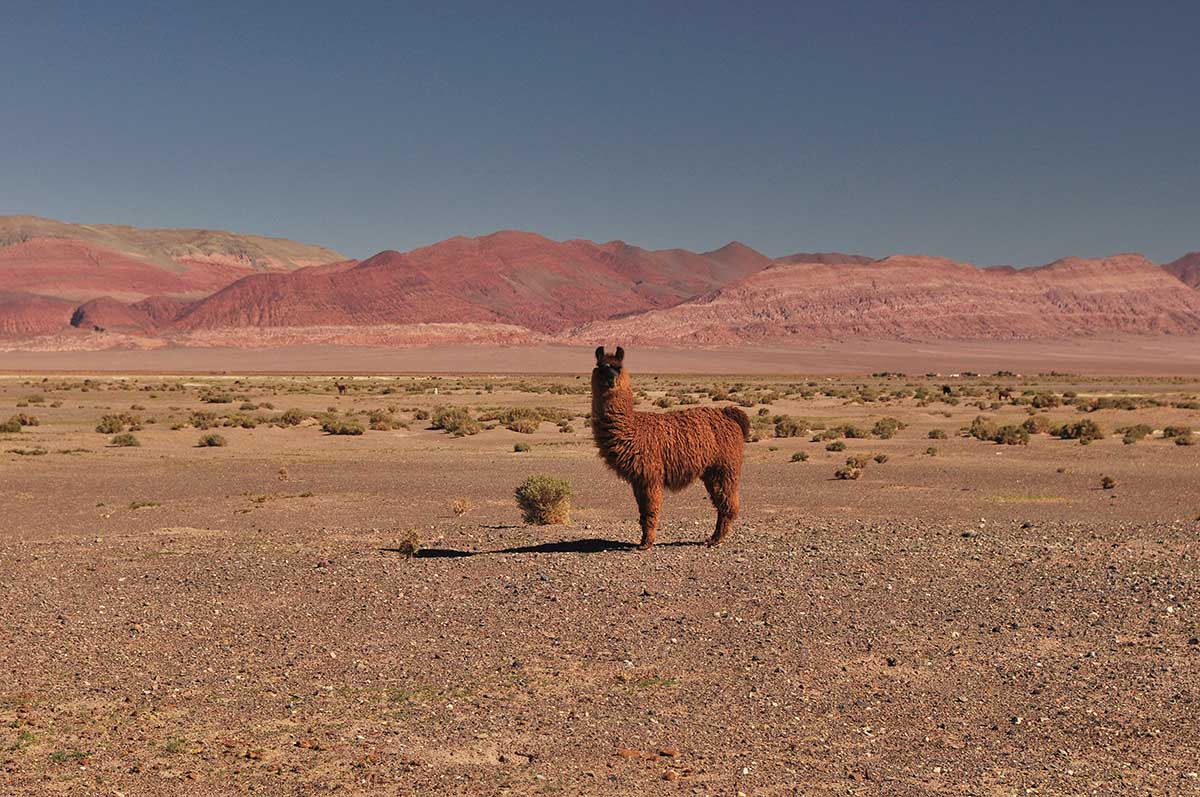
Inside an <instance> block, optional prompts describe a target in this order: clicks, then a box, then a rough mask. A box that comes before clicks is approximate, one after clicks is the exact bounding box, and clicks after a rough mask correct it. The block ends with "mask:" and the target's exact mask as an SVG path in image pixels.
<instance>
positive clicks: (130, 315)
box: [0, 216, 1200, 349]
mask: <svg viewBox="0 0 1200 797" xmlns="http://www.w3.org/2000/svg"><path fill="white" fill-rule="evenodd" d="M1198 271H1200V253H1193V254H1191V255H1187V256H1185V257H1183V258H1180V259H1179V260H1177V261H1175V262H1174V263H1170V264H1167V265H1166V266H1163V267H1159V266H1156V265H1154V264H1153V263H1151V262H1150V261H1148V260H1146V258H1144V257H1142V256H1141V255H1116V256H1113V257H1109V258H1103V259H1097V260H1086V259H1082V258H1064V259H1062V260H1058V261H1055V262H1054V263H1051V264H1049V265H1046V266H1041V267H1037V268H1025V269H1016V268H1013V267H1011V266H991V267H986V268H977V267H975V266H972V265H969V264H966V263H958V262H955V261H952V260H946V259H944V258H937V257H928V256H923V255H893V256H891V257H886V258H883V259H880V260H875V259H872V258H869V257H866V256H863V255H854V254H845V253H841V252H797V253H795V254H792V255H788V256H786V257H783V258H779V259H771V258H769V257H767V256H765V255H763V254H762V253H760V252H757V251H755V250H754V249H752V248H750V247H749V246H746V245H745V244H742V243H739V242H736V241H734V242H731V243H729V244H726V245H725V246H723V247H721V248H720V249H715V250H712V251H710V252H699V253H697V252H692V251H688V250H686V249H663V250H649V249H643V248H641V247H638V246H634V245H632V244H628V243H625V242H623V241H609V242H607V243H596V242H593V241H587V240H582V239H576V240H568V241H553V240H551V239H549V238H546V237H544V236H541V235H538V234H536V233H531V232H519V231H513V230H505V231H501V232H496V233H493V234H491V235H484V236H480V237H478V238H465V237H456V238H450V239H448V240H445V241H441V242H440V243H436V244H433V245H431V246H426V247H422V248H419V249H414V250H412V251H409V252H398V251H393V250H386V251H383V252H380V253H379V254H377V255H375V256H373V257H370V258H367V259H366V260H362V261H356V260H348V259H346V258H344V257H342V256H341V255H339V254H338V253H337V252H334V251H332V250H329V249H324V248H322V247H316V246H307V245H305V244H298V243H295V242H292V241H284V240H280V239H273V238H263V237H261V236H252V235H235V234H233V233H222V232H213V231H201V230H139V229H137V228H133V227H111V226H83V225H73V224H64V223H62V222H54V221H50V220H46V219H37V218H34V217H30V216H17V217H7V218H0V338H4V339H7V340H8V341H10V343H8V344H6V345H9V346H11V347H21V346H24V345H27V343H26V342H27V341H29V340H31V339H35V338H37V339H40V340H39V341H38V342H37V343H36V345H37V346H39V347H43V348H45V347H49V348H54V347H56V346H60V345H61V346H63V347H70V348H76V349H78V348H96V347H101V348H102V347H105V346H113V345H120V346H124V345H135V346H142V345H155V346H161V345H164V344H176V345H182V346H189V345H190V346H273V345H299V344H304V343H312V342H320V343H324V344H353V345H396V346H404V345H424V344H437V343H494V344H504V345H520V344H523V343H533V342H543V343H544V342H570V343H581V342H587V343H589V344H594V343H595V342H597V341H600V342H607V343H618V342H621V343H624V342H628V343H639V344H644V345H679V346H688V345H701V346H708V345H734V346H738V345H754V344H759V343H763V344H769V345H786V343H787V342H788V341H807V340H837V339H847V338H863V339H879V340H885V339H892V340H897V339H898V340H982V339H998V340H1006V339H1008V340H1012V339H1058V338H1072V337H1080V336H1089V335H1103V334H1112V333H1123V334H1146V335H1155V334H1172V335H1193V334H1200V291H1196V290H1193V289H1192V288H1190V287H1188V285H1192V286H1196V285H1197V283H1198V282H1200V279H1198V276H1200V275H1198V273H1197V272H1198ZM1172 275H1174V276H1172ZM1176 277H1178V279H1176ZM1185 283H1187V284H1185Z"/></svg>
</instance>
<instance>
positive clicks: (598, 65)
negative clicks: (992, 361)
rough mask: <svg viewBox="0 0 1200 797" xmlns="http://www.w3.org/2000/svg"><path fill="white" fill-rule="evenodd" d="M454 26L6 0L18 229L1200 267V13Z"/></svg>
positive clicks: (358, 249)
mask: <svg viewBox="0 0 1200 797" xmlns="http://www.w3.org/2000/svg"><path fill="white" fill-rule="evenodd" d="M434 6H435V4H424V7H423V6H422V5H418V4H413V5H407V4H403V3H373V2H356V3H342V4H336V5H332V4H327V3H312V4H308V3H304V2H295V3H271V2H255V3H223V2H211V3H205V4H171V3H161V4H160V3H133V2H121V0H113V2H110V3H104V4H97V3H91V2H87V3H84V2H80V3H55V2H26V0H17V1H16V2H10V3H6V5H5V14H4V17H5V19H4V23H3V25H0V75H3V78H0V85H3V87H4V91H3V93H2V96H3V97H4V101H3V103H2V104H0V214H13V213H33V214H36V215H41V216H48V217H52V218H58V219H63V220H66V221H76V222H91V223H124V224H134V225H137V226H147V227H149V226H161V227H211V228H220V229H230V230H235V231H240V232H254V233H261V234H267V235H279V236H284V237H288V238H295V239H298V240H302V241H306V242H310V243H319V244H324V245H327V246H331V247H333V248H335V249H338V250H340V251H342V252H344V253H346V254H348V255H351V256H355V257H365V256H369V255H371V254H373V253H374V252H377V251H379V250H381V249H388V248H392V249H401V250H404V249H410V248H413V247H416V246H421V245H425V244H429V243H433V242H435V241H438V240H441V239H443V238H447V237H450V236H453V235H460V234H461V235H479V234H484V233H487V232H491V231H494V230H497V229H510V228H512V229H524V230H533V231H536V232H540V233H542V234H544V235H548V236H550V237H552V238H556V239H565V238H577V237H578V238H590V239H593V240H598V241H606V240H611V239H614V238H620V239H623V240H626V241H629V242H631V243H635V244H638V245H641V246H646V247H649V248H663V247H670V246H683V247H687V248H689V249H695V250H705V249H712V248H716V247H718V246H720V245H722V244H724V243H726V242H727V241H729V240H735V239H736V240H740V241H743V242H744V243H746V244H749V245H750V246H753V247H755V248H757V249H759V250H761V251H763V252H765V253H767V254H769V255H776V256H777V255H783V254H787V253H790V252H794V251H812V250H840V251H850V252H860V253H864V254H869V255H875V256H882V255H886V254H890V253H895V252H908V253H918V252H919V253H928V254H936V255H942V256H947V257H953V258H955V259H959V260H965V261H969V262H974V263H977V264H980V265H986V264H996V263H1010V264H1017V265H1029V264H1040V263H1045V262H1049V261H1051V260H1053V259H1055V258H1058V257H1061V256H1064V255H1069V254H1075V255H1083V256H1101V255H1105V254H1111V253H1115V252H1122V251H1140V252H1143V253H1145V254H1147V255H1148V256H1150V257H1151V258H1152V259H1155V260H1158V261H1165V260H1171V259H1173V258H1175V257H1178V256H1180V255H1182V254H1183V253H1185V252H1187V251H1191V250H1196V249H1200V145H1198V143H1197V142H1198V140H1200V139H1198V134H1197V131H1198V130H1200V102H1198V101H1197V96H1200V79H1198V77H1197V76H1198V74H1200V62H1197V60H1196V31H1197V30H1198V29H1200V4H1196V3H1182V2H1181V3H1139V4H1132V3H1114V4H1107V3H1098V2H1088V3H1070V2H1054V3H1005V4H998V3H997V4H983V3H916V2H913V3H887V2H874V3H831V4H821V5H818V4H811V5H809V4H801V3H779V4H771V3H766V2H762V3H733V2H729V3H672V2H660V3H637V4H629V5H627V6H624V7H621V6H619V5H618V4H615V3H579V4H568V3H546V4H542V5H538V4H532V3H517V4H511V5H504V4H496V3H486V4H485V3H480V4H471V3H439V4H436V7H434Z"/></svg>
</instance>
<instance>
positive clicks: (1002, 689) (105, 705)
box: [0, 386, 1200, 797]
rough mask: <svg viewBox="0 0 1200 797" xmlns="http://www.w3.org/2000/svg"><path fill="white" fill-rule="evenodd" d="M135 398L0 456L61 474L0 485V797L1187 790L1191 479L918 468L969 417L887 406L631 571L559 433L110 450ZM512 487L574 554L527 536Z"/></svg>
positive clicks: (536, 531) (88, 412) (579, 441)
mask: <svg viewBox="0 0 1200 797" xmlns="http://www.w3.org/2000/svg"><path fill="white" fill-rule="evenodd" d="M7 390H8V396H7V398H6V399H5V400H6V401H8V402H10V405H11V401H12V398H13V396H15V395H19V394H20V393H21V389H20V388H17V387H13V386H9V387H8V388H7ZM127 398H128V397H124V396H114V395H113V394H112V393H105V394H103V395H102V396H100V397H96V396H94V395H92V394H88V395H87V396H74V397H72V398H70V399H69V400H68V401H66V402H64V406H63V407H62V408H61V412H60V413H58V414H57V415H56V414H55V412H54V411H53V410H43V411H40V414H42V415H43V416H44V419H43V424H42V425H41V426H38V427H36V428H29V429H26V430H25V431H24V432H22V433H21V434H20V435H15V436H12V437H10V438H6V439H4V440H3V441H0V442H2V443H3V445H2V446H0V447H2V448H4V449H10V448H13V447H15V446H17V445H19V446H22V447H29V446H39V445H40V446H43V447H45V448H46V449H47V450H48V451H49V453H48V454H46V455H40V456H29V455H19V454H7V455H5V457H4V458H3V459H2V460H0V485H3V498H2V499H0V501H2V504H0V508H2V509H3V510H4V518H5V519H4V520H0V528H3V531H4V533H3V534H2V535H0V617H2V618H3V622H2V623H0V673H3V681H2V682H0V793H4V794H14V795H16V794H22V795H24V794H30V795H55V794H64V795H76V794H78V795H85V794H86V795H91V794H104V795H120V794H124V795H129V797H132V796H133V795H153V794H164V795H167V794H171V795H174V794H189V795H191V794H196V795H205V794H221V795H223V794H241V793H252V792H253V793H265V794H283V795H292V794H295V795H301V794H303V795H308V794H323V793H340V794H380V795H383V794H387V795H391V794H480V795H484V794H505V793H510V794H614V795H617V794H620V795H627V794H681V793H682V794H712V795H736V794H738V793H742V794H746V795H774V794H805V795H833V794H838V795H844V794H881V795H1024V794H1039V795H1060V794H1061V795H1076V794H1101V795H1133V794H1146V795H1175V794H1180V795H1186V794H1196V793H1200V781H1198V780H1197V771H1198V770H1200V741H1198V740H1200V719H1198V717H1200V712H1198V708H1200V641H1198V639H1197V637H1198V636H1200V621H1198V620H1197V618H1196V605H1197V599H1198V597H1200V595H1198V592H1200V523H1198V522H1197V513H1198V512H1200V503H1197V500H1196V493H1195V491H1194V485H1195V484H1196V479H1197V476H1198V475H1200V465H1198V463H1197V460H1198V459H1200V457H1197V455H1196V452H1197V450H1200V449H1198V448H1197V447H1185V446H1174V445H1170V444H1169V443H1166V442H1164V441H1159V440H1146V441H1144V442H1142V443H1139V444H1137V445H1134V446H1122V445H1121V443H1120V440H1119V439H1115V440H1114V439H1105V440H1102V441H1099V442H1097V443H1095V444H1093V445H1091V446H1087V447H1081V446H1078V445H1076V444H1074V443H1070V442H1068V441H1057V440H1050V439H1046V438H1045V437H1044V436H1043V437H1039V438H1037V439H1035V440H1034V441H1033V443H1031V445H1030V446H1028V447H1006V446H995V445H992V444H990V443H982V442H980V441H977V440H968V439H961V438H952V439H949V440H944V441H937V446H938V447H939V449H940V451H939V454H938V455H937V456H928V455H926V454H925V453H924V450H925V448H926V447H927V445H928V444H929V443H930V442H933V441H930V440H928V439H927V436H926V431H927V430H928V429H929V428H932V427H933V426H936V425H941V426H945V427H946V428H953V427H955V426H957V425H958V424H960V423H962V422H969V420H970V418H971V417H972V416H973V415H974V414H976V411H975V410H967V409H965V408H955V409H954V410H953V412H954V413H955V417H954V418H946V417H943V416H935V415H933V414H931V413H929V412H927V410H926V409H924V408H899V409H898V408H891V409H889V410H888V412H889V413H890V414H899V415H900V417H902V418H903V419H904V420H906V422H909V423H910V426H909V427H908V428H907V429H905V430H904V431H902V432H901V433H900V434H899V435H897V437H896V438H895V439H892V440H850V441H847V442H848V443H849V444H850V448H849V451H848V452H843V453H836V454H835V453H829V452H826V451H824V449H823V444H821V443H810V442H808V440H807V438H804V439H803V440H800V439H789V440H784V441H776V442H771V441H764V442H763V443H755V444H753V445H751V446H750V450H749V453H748V460H747V466H746V478H745V493H744V498H743V506H744V515H743V518H742V520H741V521H739V524H738V526H737V527H736V528H735V531H734V533H733V535H732V537H731V539H730V541H729V542H728V543H727V544H725V545H723V546H721V547H719V548H716V549H707V548H705V547H703V546H701V545H699V544H698V543H699V542H700V541H701V540H703V538H704V537H705V536H707V534H708V533H709V532H710V531H711V529H710V525H711V523H712V520H713V517H712V515H713V513H712V511H711V508H710V507H708V506H707V504H706V501H705V499H704V495H703V489H702V488H701V487H693V488H691V489H690V490H689V491H687V492H685V493H682V494H680V495H678V496H671V497H668V499H667V503H666V507H665V511H664V525H663V528H662V530H661V531H660V535H659V539H660V544H659V545H657V546H656V547H655V548H654V549H653V550H652V551H650V552H648V553H638V552H635V551H632V550H630V548H631V546H632V543H633V542H635V541H636V540H637V537H638V533H637V522H636V511H635V508H634V506H633V501H632V498H631V496H630V494H629V491H628V488H627V487H626V486H625V485H623V484H621V483H620V482H618V481H616V479H615V478H613V477H612V476H610V475H609V474H608V473H607V472H606V471H605V470H604V469H603V467H602V465H601V464H600V462H599V461H598V460H597V459H596V457H595V454H594V452H593V450H592V448H591V445H590V441H589V440H588V438H587V436H586V429H585V428H584V429H581V430H580V431H579V432H578V433H576V434H573V435H564V434H560V433H558V432H557V431H556V430H554V429H553V427H551V426H546V427H545V428H544V429H543V430H542V431H539V432H538V434H536V435H518V434H516V433H513V432H508V431H505V430H499V429H497V430H493V431H489V432H485V433H483V434H481V435H477V436H475V437H471V438H464V439H454V438H451V437H449V436H447V435H444V434H442V433H440V432H434V431H426V430H423V429H420V428H418V427H416V426H414V427H413V428H412V429H411V430H407V431H406V430H397V431H388V432H368V433H367V434H366V435H364V436H362V437H357V438H338V437H329V436H323V435H321V434H320V433H319V431H317V430H316V429H313V428H311V427H302V428H294V429H277V428H271V427H259V428H257V429H222V430H221V433H222V434H224V435H226V436H227V437H228V439H229V446H228V447H226V448H220V449H199V448H196V447H194V444H195V438H196V437H198V436H199V434H200V433H199V432H196V431H190V430H185V431H171V430H170V429H168V428H165V424H162V423H160V424H159V425H157V426H155V427H147V429H146V430H145V431H139V432H138V433H137V434H138V435H139V437H140V438H141V441H142V447H140V448H130V449H121V448H106V447H104V446H103V442H104V440H105V439H106V438H104V437H102V436H100V435H97V434H96V433H95V432H93V431H91V429H90V425H91V424H93V423H94V422H95V421H94V419H95V417H96V415H98V414H99V413H100V412H101V411H103V407H102V406H101V404H100V403H99V402H106V403H105V404H104V405H103V406H105V407H107V406H110V405H111V406H118V404H119V403H120V401H118V399H120V400H121V401H126V400H127ZM509 398H511V400H512V401H517V400H519V398H518V397H509ZM140 400H143V401H147V400H146V399H144V398H143V399H140ZM496 400H497V401H500V400H508V399H503V397H502V398H498V399H496ZM541 400H542V401H543V402H545V401H546V399H545V397H544V396H543V397H542V398H541ZM155 401H160V402H165V401H174V402H178V401H179V400H178V398H176V397H172V398H164V399H155ZM333 401H334V400H333V399H330V398H329V397H327V396H324V395H322V396H319V397H314V398H313V399H312V403H313V404H314V405H316V404H319V405H320V406H322V407H323V406H324V405H325V404H326V403H331V402H333ZM554 401H556V402H557V401H560V399H559V398H558V397H555V399H554ZM563 401H566V400H563ZM570 401H573V402H576V403H579V402H580V401H581V400H580V399H579V398H578V397H572V398H571V399H570ZM367 405H369V402H367V404H364V406H367ZM851 411H853V412H859V411H860V410H859V409H853V410H848V409H846V408H843V407H840V406H837V407H835V406H833V405H829V406H823V407H813V408H810V413H818V412H823V413H826V414H831V415H832V414H834V413H846V412H851ZM870 411H871V412H873V413H875V414H876V415H878V414H879V413H880V411H879V410H877V409H872V410H870ZM148 412H154V405H153V404H150V409H149V410H148ZM864 412H865V411H864ZM164 414H165V411H164ZM1177 414H1178V413H1177ZM1122 417H1124V416H1122ZM1131 417H1132V416H1131ZM1188 417H1190V418H1194V417H1196V413H1194V412H1193V413H1191V415H1190V416H1188ZM1172 419H1175V420H1178V418H1175V416H1172V418H1168V419H1167V420H1172ZM0 420H2V419H0ZM1105 423H1106V425H1109V426H1111V425H1112V422H1110V421H1107V420H1106V421H1105ZM514 440H530V441H532V442H534V444H535V445H534V448H533V451H531V452H529V453H528V454H515V453H513V452H512V450H511V447H512V442H513V441H514ZM71 448H85V449H87V451H85V452H78V453H74V454H60V453H57V452H58V451H61V450H68V449H71ZM772 448H777V450H772ZM794 450H805V451H808V452H811V454H812V458H811V459H810V461H809V462H804V463H792V462H789V461H788V459H789V456H790V454H791V452H792V451H794ZM875 451H887V452H890V454H891V457H890V460H889V462H888V463H886V464H875V463H872V464H871V465H869V466H868V468H867V469H866V472H865V474H864V476H863V478H862V479H861V480H859V481H856V482H843V481H835V480H833V479H831V478H830V476H831V473H832V470H833V468H834V467H835V466H836V465H837V464H840V462H841V461H842V460H843V459H844V457H845V456H846V454H847V453H856V452H863V453H866V452H875ZM1060 469H1062V471H1063V472H1061V473H1060V472H1059V470H1060ZM534 472H550V473H555V474H558V475H562V476H564V477H566V478H568V479H569V480H570V481H571V482H572V483H573V484H574V485H575V487H576V497H575V505H576V511H575V512H574V515H573V518H572V520H571V522H570V523H569V524H567V525H563V526H550V527H526V526H524V525H522V524H520V521H519V513H518V511H517V509H516V507H515V505H514V504H513V501H512V498H511V495H512V489H513V487H514V486H515V485H516V484H517V483H518V482H519V481H520V480H521V479H522V478H523V477H524V476H526V475H528V474H529V473H534ZM1102 473H1104V474H1107V473H1111V474H1112V475H1114V476H1115V477H1116V480H1117V487H1116V488H1115V489H1114V490H1101V489H1099V487H1098V486H1097V482H1098V479H1099V476H1100V475H1101V474H1102ZM457 497H467V498H469V499H470V500H471V503H472V504H473V506H472V507H471V508H470V510H469V511H468V512H467V513H466V514H464V515H462V516H461V517H456V516H455V515H454V514H453V513H452V512H451V511H450V509H449V505H450V502H451V501H452V500H453V499H454V498H457ZM413 530H415V531H417V532H418V534H419V536H420V538H421V541H422V549H421V550H420V551H419V552H418V555H417V556H416V557H414V558H409V557H408V556H406V555H405V554H403V553H402V552H401V551H400V550H398V542H399V541H400V540H401V539H402V538H403V537H404V536H405V535H406V534H407V533H408V532H410V531H413Z"/></svg>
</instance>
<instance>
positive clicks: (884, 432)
mask: <svg viewBox="0 0 1200 797" xmlns="http://www.w3.org/2000/svg"><path fill="white" fill-rule="evenodd" d="M905 426H906V424H904V423H901V422H900V420H899V419H898V418H892V417H887V418H880V419H879V420H878V421H876V422H875V425H874V426H872V427H871V434H873V435H875V436H876V437H878V438H879V439H881V440H889V439H891V438H893V437H895V436H896V432H898V431H900V430H901V429H903V428H904V427H905Z"/></svg>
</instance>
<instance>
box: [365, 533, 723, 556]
mask: <svg viewBox="0 0 1200 797" xmlns="http://www.w3.org/2000/svg"><path fill="white" fill-rule="evenodd" d="M702 544H703V543H700V542H696V541H692V540H678V541H674V542H661V543H658V544H657V545H655V547H656V548H658V547H668V548H670V547H683V546H691V545H702ZM636 548H637V545H635V544H634V543H632V542H620V541H618V540H604V539H600V538H598V537H589V538H586V539H582V540H559V541H557V542H543V543H541V544H539V545H520V546H517V547H515V548H499V549H497V550H494V551H460V550H458V549H455V548H422V549H421V550H419V551H417V553H416V555H415V556H414V557H413V558H415V559H459V558H461V557H464V556H484V555H504V554H522V553H604V552H605V551H632V550H634V549H636ZM381 550H382V551H384V552H385V553H403V552H402V551H401V550H400V549H398V548H382V549H381Z"/></svg>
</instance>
